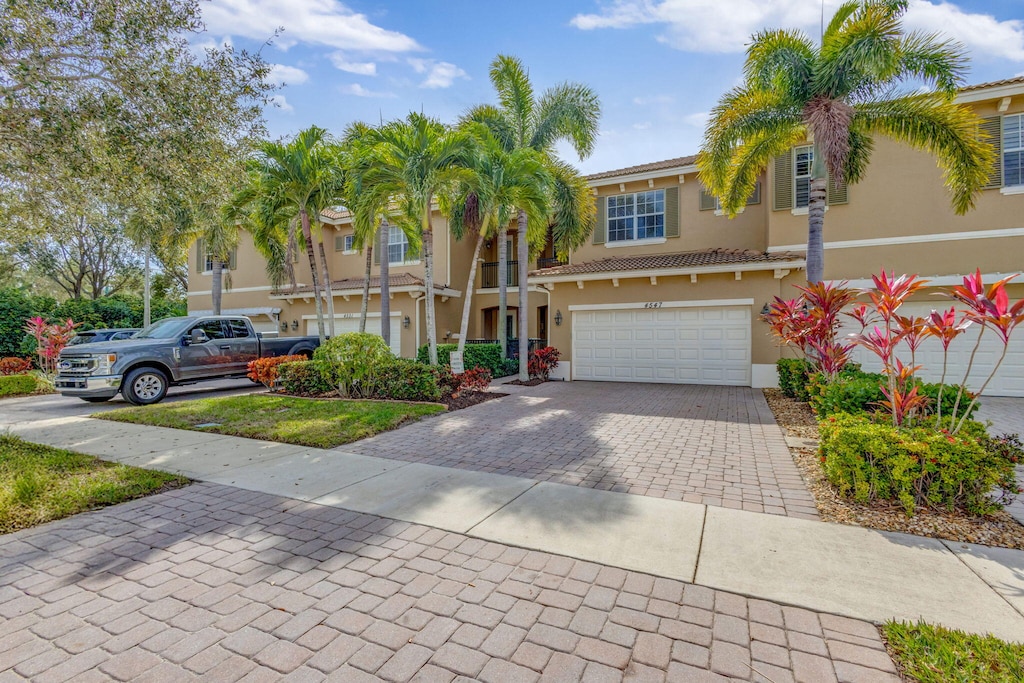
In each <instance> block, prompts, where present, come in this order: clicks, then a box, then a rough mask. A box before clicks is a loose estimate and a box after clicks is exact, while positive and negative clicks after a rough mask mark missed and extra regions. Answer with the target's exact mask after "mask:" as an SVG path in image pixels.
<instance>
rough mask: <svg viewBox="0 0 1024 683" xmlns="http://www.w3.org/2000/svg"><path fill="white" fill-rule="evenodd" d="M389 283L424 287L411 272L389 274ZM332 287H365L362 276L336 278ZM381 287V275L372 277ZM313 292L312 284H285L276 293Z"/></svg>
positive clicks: (374, 286) (340, 289) (372, 282)
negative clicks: (296, 285)
mask: <svg viewBox="0 0 1024 683" xmlns="http://www.w3.org/2000/svg"><path fill="white" fill-rule="evenodd" d="M388 284H389V286H391V287H422V286H423V280H421V279H420V278H418V277H416V276H415V275H411V274H409V273H398V274H397V275H389V276H388ZM331 288H332V289H333V290H334V291H335V292H344V291H352V290H359V291H362V289H363V278H361V277H350V278H345V279H344V280H334V281H333V282H331ZM379 288H380V278H379V277H371V278H370V289H379ZM444 288H445V287H444V286H443V285H439V284H437V283H434V289H444ZM312 292H313V286H312V285H303V286H301V287H299V288H298V289H295V290H292V288H291V287H289V286H287V285H285V286H284V287H282V288H281V289H278V290H276V291H275V292H274V294H275V295H278V296H288V295H291V294H311V293H312Z"/></svg>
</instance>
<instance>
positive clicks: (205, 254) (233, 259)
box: [196, 239, 238, 273]
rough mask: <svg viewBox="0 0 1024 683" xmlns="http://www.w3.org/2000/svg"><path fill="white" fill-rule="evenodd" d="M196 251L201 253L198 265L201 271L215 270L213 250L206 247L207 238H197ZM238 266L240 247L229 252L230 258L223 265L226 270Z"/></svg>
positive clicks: (209, 271)
mask: <svg viewBox="0 0 1024 683" xmlns="http://www.w3.org/2000/svg"><path fill="white" fill-rule="evenodd" d="M196 251H197V252H198V254H199V258H198V259H197V264H196V265H197V266H198V267H199V272H200V273H211V272H213V252H211V251H210V250H209V249H207V248H206V240H203V239H199V240H196ZM237 267H238V249H232V250H231V251H230V252H229V253H228V260H227V262H226V263H224V264H223V265H222V268H223V269H224V270H234V269H235V268H237Z"/></svg>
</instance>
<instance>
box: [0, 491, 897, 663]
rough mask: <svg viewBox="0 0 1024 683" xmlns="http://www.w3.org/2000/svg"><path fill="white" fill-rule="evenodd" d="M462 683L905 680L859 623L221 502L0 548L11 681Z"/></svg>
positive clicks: (11, 541) (231, 499)
mask: <svg viewBox="0 0 1024 683" xmlns="http://www.w3.org/2000/svg"><path fill="white" fill-rule="evenodd" d="M716 672H717V673H716ZM542 674H543V675H542ZM720 674H721V675H720ZM458 676H462V677H465V678H460V679H459V680H480V681H484V682H486V683H491V682H494V683H499V682H500V683H505V682H507V681H515V682H516V683H519V682H520V681H521V682H523V683H530V682H532V681H537V680H538V679H541V680H550V681H580V680H584V681H621V680H624V679H625V680H631V681H653V682H661V681H720V682H722V683H724V682H725V681H726V680H744V681H746V680H753V681H772V682H774V683H783V682H789V683H792V682H793V681H801V682H811V681H813V682H815V683H818V682H821V683H829V682H832V683H835V682H836V681H837V679H838V680H842V681H872V682H873V683H898V681H899V679H898V678H897V677H896V676H895V668H894V666H893V663H892V661H891V660H890V659H889V657H888V655H887V654H886V652H885V650H884V648H883V646H882V643H881V639H880V638H879V635H878V632H877V630H876V629H875V628H874V627H873V626H872V625H870V624H868V623H865V622H863V621H857V620H853V619H845V618H842V617H835V616H830V615H825V614H818V613H815V612H811V611H808V610H804V609H798V608H793V607H782V606H780V605H777V604H774V603H771V602H766V601H763V600H753V599H748V598H744V597H742V596H739V595H735V594H731V593H725V592H722V591H716V590H711V589H709V588H704V587H701V586H694V585H691V584H684V583H681V582H679V581H672V580H668V579H662V578H655V577H653V576H649V575H645V574H640V573H637V572H628V571H624V570H622V569H614V568H611V567H604V566H601V565H598V564H593V563H589V562H581V561H577V560H573V559H570V558H566V557H559V556H555V555H549V554H546V553H541V552H530V551H526V550H522V549H518V548H511V547H508V546H505V545H501V544H498V543H488V542H486V541H483V540H480V539H474V538H468V537H466V536H463V535H461V534H454V533H446V532H443V531H440V530H437V529H431V528H428V527H425V526H419V525H413V524H408V523H405V522H396V521H393V520H389V519H383V518H380V517H375V516H373V515H365V514H359V513H355V512H349V511H346V510H341V509H337V508H331V507H324V506H319V505H314V504H311V503H302V502H300V501H295V500H289V499H286V498H279V497H277V496H272V495H269V494H265V493H255V492H251V491H243V490H241V489H235V488H231V487H228V486H219V485H214V484H195V485H193V486H190V487H187V488H185V489H181V490H178V491H171V492H168V493H163V494H160V495H157V496H153V497H151V498H147V499H143V500H138V501H134V502H131V503H126V504H124V505H119V506H115V507H112V508H108V509H105V510H98V511H95V512H88V513H84V514H81V515H78V516H76V517H74V518H71V519H66V520H62V521H58V522H54V523H51V524H46V525H43V526H41V527H38V528H36V529H30V530H27V531H23V532H18V533H15V534H9V535H6V536H0V680H3V681H7V680H23V679H22V677H25V678H31V679H32V680H34V681H38V682H39V683H46V682H49V681H64V680H75V681H102V680H111V679H114V680H119V681H139V682H145V681H159V682H160V683H165V682H167V681H190V680H195V681H204V682H211V681H235V680H239V679H241V680H243V681H277V680H296V681H321V680H325V679H326V680H329V681H340V682H344V683H359V682H360V681H364V680H365V681H375V680H385V681H408V680H415V681H440V682H442V683H448V682H449V681H452V680H453V679H455V678H456V677H458ZM727 677H728V678H727Z"/></svg>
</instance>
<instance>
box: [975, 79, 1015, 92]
mask: <svg viewBox="0 0 1024 683" xmlns="http://www.w3.org/2000/svg"><path fill="white" fill-rule="evenodd" d="M1014 83H1024V76H1014V77H1013V78H1004V79H1003V80H1001V81H989V82H988V83H977V84H975V85H967V86H964V87H963V88H960V92H970V91H971V90H984V89H985V88H996V87H999V86H1000V85H1013V84H1014Z"/></svg>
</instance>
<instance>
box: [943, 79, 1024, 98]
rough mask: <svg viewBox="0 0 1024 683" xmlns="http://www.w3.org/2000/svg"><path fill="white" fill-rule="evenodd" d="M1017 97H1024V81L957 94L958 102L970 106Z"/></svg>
mask: <svg viewBox="0 0 1024 683" xmlns="http://www.w3.org/2000/svg"><path fill="white" fill-rule="evenodd" d="M1016 95H1024V81H1021V82H1017V83H1002V84H998V85H992V86H989V87H985V88H977V89H975V90H966V91H962V92H960V93H958V94H957V96H956V101H957V102H959V103H961V104H969V103H973V102H984V101H986V100H997V99H1000V98H1002V97H1014V96H1016Z"/></svg>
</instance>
